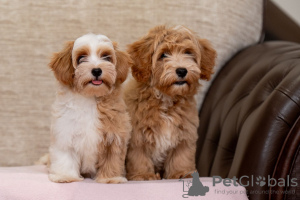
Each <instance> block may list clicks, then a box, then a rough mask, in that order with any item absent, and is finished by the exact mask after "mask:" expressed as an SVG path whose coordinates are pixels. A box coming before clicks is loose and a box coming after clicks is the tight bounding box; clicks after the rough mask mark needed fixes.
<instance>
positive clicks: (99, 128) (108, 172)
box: [49, 34, 132, 183]
mask: <svg viewBox="0 0 300 200" xmlns="http://www.w3.org/2000/svg"><path fill="white" fill-rule="evenodd" d="M131 63H132V61H131V59H130V57H129V55H128V54H127V53H125V52H122V51H119V50H118V49H117V45H116V43H113V42H112V41H111V40H109V39H108V38H107V37H106V36H104V35H94V34H87V35H84V36H82V37H80V38H78V39H76V40H75V42H74V41H73V42H68V43H67V44H66V46H65V47H64V49H63V50H62V51H60V52H58V53H55V54H54V55H53V57H52V60H51V62H50V64H49V66H50V68H51V69H52V70H53V72H54V75H55V77H56V79H57V80H58V88H57V94H56V100H55V102H54V104H53V108H52V126H51V145H50V149H49V153H50V169H49V179H50V180H51V181H53V182H60V183H62V182H73V181H81V180H83V177H82V176H83V175H86V176H89V177H92V178H94V179H95V180H96V181H97V182H101V183H122V182H126V181H127V180H126V178H125V177H124V176H125V156H126V151H127V143H128V140H129V138H130V132H131V124H130V120H129V115H128V113H127V111H126V105H125V103H124V101H123V99H122V93H121V83H122V82H123V81H124V80H125V79H126V77H127V73H128V69H129V68H130V65H131Z"/></svg>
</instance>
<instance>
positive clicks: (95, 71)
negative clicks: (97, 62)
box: [92, 68, 102, 77]
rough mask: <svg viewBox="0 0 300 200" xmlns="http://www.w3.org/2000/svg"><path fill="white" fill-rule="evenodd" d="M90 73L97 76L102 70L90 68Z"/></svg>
mask: <svg viewBox="0 0 300 200" xmlns="http://www.w3.org/2000/svg"><path fill="white" fill-rule="evenodd" d="M92 74H93V75H94V76H95V77H99V76H101V74H102V70H101V69H100V68H94V69H92Z"/></svg>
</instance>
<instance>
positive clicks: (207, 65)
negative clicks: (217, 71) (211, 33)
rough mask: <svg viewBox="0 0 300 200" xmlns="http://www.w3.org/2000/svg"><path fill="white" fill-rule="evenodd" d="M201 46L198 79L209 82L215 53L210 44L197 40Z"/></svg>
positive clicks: (204, 40)
mask: <svg viewBox="0 0 300 200" xmlns="http://www.w3.org/2000/svg"><path fill="white" fill-rule="evenodd" d="M199 43H200V45H201V63H200V69H201V75H200V78H201V79H203V80H207V81H208V80H210V77H211V75H212V74H213V73H214V70H213V68H214V66H215V60H216V57H217V52H216V51H215V49H214V48H213V47H212V46H211V44H210V42H209V41H208V40H206V39H199Z"/></svg>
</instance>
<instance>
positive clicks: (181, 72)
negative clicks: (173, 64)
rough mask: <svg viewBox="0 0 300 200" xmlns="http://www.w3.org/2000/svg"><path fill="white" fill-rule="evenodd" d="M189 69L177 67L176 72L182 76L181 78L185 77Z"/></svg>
mask: <svg viewBox="0 0 300 200" xmlns="http://www.w3.org/2000/svg"><path fill="white" fill-rule="evenodd" d="M187 72H188V71H187V70H186V68H177V69H176V74H177V75H178V76H179V77H180V78H183V77H185V75H186V74H187Z"/></svg>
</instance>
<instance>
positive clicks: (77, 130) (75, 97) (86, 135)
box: [51, 87, 102, 174]
mask: <svg viewBox="0 0 300 200" xmlns="http://www.w3.org/2000/svg"><path fill="white" fill-rule="evenodd" d="M100 127H101V124H100V121H99V112H98V110H97V103H96V100H95V99H94V98H93V97H84V96H82V95H79V94H77V93H74V92H72V91H70V90H69V89H66V88H62V87H60V88H59V91H58V93H57V97H56V100H55V102H54V104H53V110H52V127H51V129H52V130H51V133H52V134H53V135H52V136H53V139H54V140H53V143H52V145H51V146H52V148H53V149H55V148H57V149H59V150H60V151H71V152H72V154H73V157H74V159H76V160H78V165H79V167H80V172H81V173H92V174H93V173H95V171H96V170H95V164H96V162H97V156H98V155H97V152H98V145H99V143H100V142H101V140H102V135H101V133H100Z"/></svg>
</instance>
